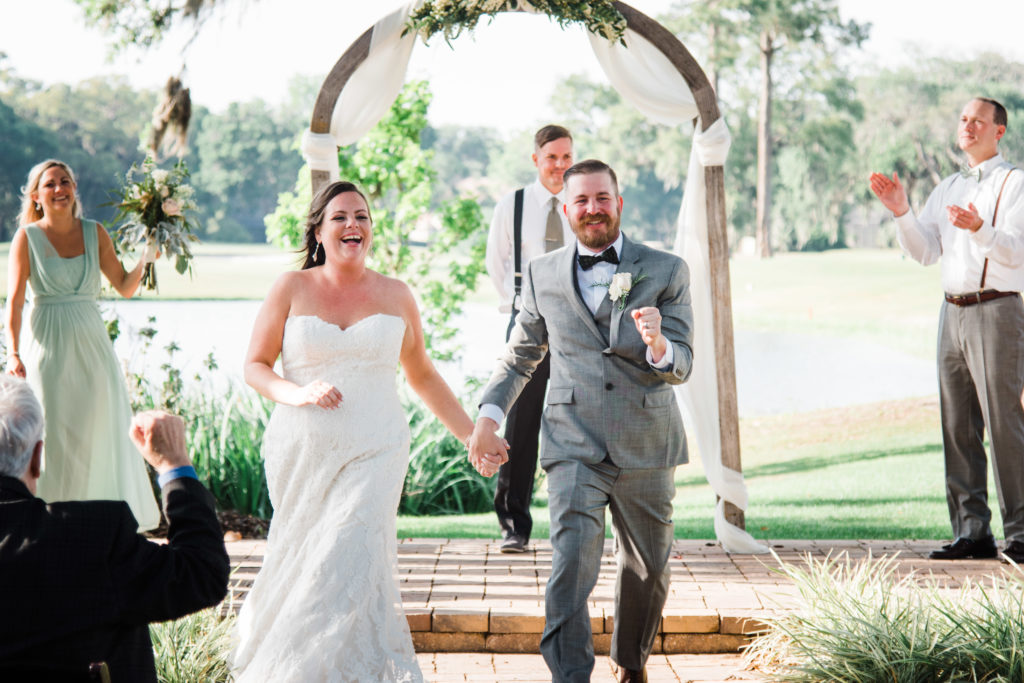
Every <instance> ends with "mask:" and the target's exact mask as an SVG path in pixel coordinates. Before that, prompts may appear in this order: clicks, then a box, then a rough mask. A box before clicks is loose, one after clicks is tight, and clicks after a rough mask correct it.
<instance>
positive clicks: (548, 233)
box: [544, 197, 564, 252]
mask: <svg viewBox="0 0 1024 683" xmlns="http://www.w3.org/2000/svg"><path fill="white" fill-rule="evenodd" d="M563 244H564V240H563V239H562V219H561V217H560V216H559V215H558V197H552V198H551V211H549V212H548V227H547V230H545V231H544V251H546V252H547V251H554V250H555V249H558V248H560V247H561V246H562V245H563Z"/></svg>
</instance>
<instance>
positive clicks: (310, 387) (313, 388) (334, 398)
mask: <svg viewBox="0 0 1024 683" xmlns="http://www.w3.org/2000/svg"><path fill="white" fill-rule="evenodd" d="M341 401H342V398H341V392H340V391H338V390H337V389H335V388H334V386H333V385H331V384H328V383H327V382H323V381H321V380H314V381H312V382H310V383H309V384H307V385H306V386H304V387H297V390H296V394H295V400H294V402H293V403H292V405H295V406H320V407H321V408H325V409H327V410H334V409H335V408H339V407H341Z"/></svg>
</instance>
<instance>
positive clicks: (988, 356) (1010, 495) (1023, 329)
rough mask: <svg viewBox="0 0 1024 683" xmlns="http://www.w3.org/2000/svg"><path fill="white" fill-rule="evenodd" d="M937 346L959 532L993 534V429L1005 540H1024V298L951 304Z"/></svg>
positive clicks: (952, 508)
mask: <svg viewBox="0 0 1024 683" xmlns="http://www.w3.org/2000/svg"><path fill="white" fill-rule="evenodd" d="M938 350H939V353H938V365H939V401H940V407H941V411H942V444H943V451H944V453H945V459H946V499H947V502H948V504H949V517H950V521H951V522H952V525H953V536H954V537H955V538H970V539H980V538H984V537H986V536H989V535H991V533H992V531H991V527H990V521H991V518H992V513H991V511H990V510H989V506H988V487H987V480H988V466H987V461H986V457H985V445H984V436H985V434H984V430H985V429H986V428H987V429H988V437H989V443H990V446H991V450H992V469H993V472H994V474H995V486H996V492H997V494H998V495H999V506H1000V511H1001V512H1002V515H1003V531H1004V533H1005V538H1006V540H1007V542H1009V541H1024V408H1022V407H1021V393H1022V391H1024V303H1022V302H1021V298H1020V297H1019V296H1018V297H1006V298H1003V299H995V300H993V301H987V302H985V303H981V304H976V305H974V306H955V305H953V304H950V303H944V304H943V305H942V313H941V315H940V318H939V343H938Z"/></svg>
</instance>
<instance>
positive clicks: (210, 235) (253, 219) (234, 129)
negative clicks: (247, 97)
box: [193, 99, 302, 242]
mask: <svg viewBox="0 0 1024 683" xmlns="http://www.w3.org/2000/svg"><path fill="white" fill-rule="evenodd" d="M294 136H295V129H294V128H289V127H287V126H286V125H284V124H283V123H282V122H281V121H279V120H278V117H277V116H276V115H275V113H274V111H273V110H272V109H271V108H270V107H269V106H268V105H267V104H266V103H265V102H264V101H263V100H258V99H257V100H252V101H250V102H245V103H237V102H233V103H231V104H230V105H228V108H227V110H226V111H225V112H224V113H223V114H210V115H207V116H206V117H204V118H203V119H202V121H201V122H200V124H199V126H198V130H197V132H196V136H195V147H196V150H197V158H198V164H197V165H196V167H195V171H194V172H193V177H194V184H195V186H196V188H197V189H201V191H202V193H203V195H202V198H201V199H202V206H203V213H204V214H205V218H204V221H203V222H204V223H205V224H206V227H205V237H206V238H207V239H211V240H217V241H232V242H259V241H263V239H264V226H263V218H264V216H266V215H267V214H269V213H271V212H272V211H273V210H274V206H275V204H276V197H277V195H278V193H280V192H283V191H284V190H286V189H287V188H288V187H289V185H290V184H291V182H292V181H291V179H292V178H294V177H295V174H296V172H297V171H298V169H299V167H300V166H301V165H302V160H301V158H299V156H298V155H296V154H295V151H294V142H293V141H294Z"/></svg>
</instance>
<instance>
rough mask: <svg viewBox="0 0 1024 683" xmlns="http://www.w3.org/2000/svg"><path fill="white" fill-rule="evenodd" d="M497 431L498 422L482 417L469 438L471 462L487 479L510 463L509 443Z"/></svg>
mask: <svg viewBox="0 0 1024 683" xmlns="http://www.w3.org/2000/svg"><path fill="white" fill-rule="evenodd" d="M497 431H498V423H497V422H495V421H494V420H492V419H490V418H489V417H481V418H480V419H479V420H477V421H476V427H474V428H473V434H472V435H471V436H470V437H469V462H470V464H471V465H473V467H474V468H476V471H477V472H479V473H480V474H482V475H484V476H485V477H490V476H493V475H494V474H495V473H497V471H498V468H499V467H501V466H502V465H503V464H505V463H506V462H508V442H507V441H505V439H502V438H501V437H499V436H498V434H497Z"/></svg>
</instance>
